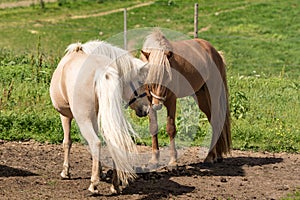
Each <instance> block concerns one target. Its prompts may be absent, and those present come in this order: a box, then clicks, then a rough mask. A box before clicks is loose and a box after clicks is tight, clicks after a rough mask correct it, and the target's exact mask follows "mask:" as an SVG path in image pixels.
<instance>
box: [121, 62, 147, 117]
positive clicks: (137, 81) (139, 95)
mask: <svg viewBox="0 0 300 200" xmlns="http://www.w3.org/2000/svg"><path fill="white" fill-rule="evenodd" d="M133 63H134V65H135V66H136V69H137V70H136V72H135V73H136V76H135V77H133V78H131V81H130V82H129V83H127V84H125V85H124V92H123V93H124V94H123V98H124V99H125V100H126V101H127V102H128V103H127V104H126V108H127V107H130V108H131V109H133V110H134V111H135V113H136V115H137V116H139V117H144V116H146V115H147V114H148V112H149V108H150V102H149V100H148V98H147V94H146V92H145V87H144V81H145V78H146V76H147V73H148V68H147V65H146V63H144V62H142V61H141V60H139V59H133Z"/></svg>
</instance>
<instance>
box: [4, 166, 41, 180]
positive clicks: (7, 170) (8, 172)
mask: <svg viewBox="0 0 300 200" xmlns="http://www.w3.org/2000/svg"><path fill="white" fill-rule="evenodd" d="M16 176H24V177H26V176H38V174H35V173H32V172H30V171H26V170H23V169H18V168H14V167H9V166H6V165H1V164H0V177H16Z"/></svg>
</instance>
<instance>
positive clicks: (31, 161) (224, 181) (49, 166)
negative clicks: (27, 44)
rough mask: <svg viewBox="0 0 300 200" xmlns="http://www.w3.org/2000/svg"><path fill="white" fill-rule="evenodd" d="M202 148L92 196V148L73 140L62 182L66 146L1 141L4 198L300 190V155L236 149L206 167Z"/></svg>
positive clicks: (254, 194) (248, 194)
mask: <svg viewBox="0 0 300 200" xmlns="http://www.w3.org/2000/svg"><path fill="white" fill-rule="evenodd" d="M199 151H200V148H197V147H193V148H189V149H188V150H187V151H185V153H184V154H183V155H182V156H181V157H180V160H179V167H178V169H177V170H173V171H168V170H167V169H165V168H162V169H160V170H158V171H156V172H151V173H145V174H140V175H139V177H138V178H137V180H135V181H134V182H133V183H131V184H130V185H129V186H127V187H125V188H124V189H123V191H122V194H121V195H118V196H113V195H111V192H110V189H109V188H110V183H109V181H110V179H108V180H107V181H102V182H101V184H100V185H99V186H98V189H99V191H100V194H99V195H97V196H91V195H90V194H89V192H88V190H87V188H88V186H89V184H90V174H91V173H90V172H91V159H90V154H89V152H88V151H87V148H86V146H84V145H81V144H73V147H72V153H71V166H72V168H71V179H70V180H62V179H60V175H59V174H60V172H61V170H62V163H63V150H62V146H61V145H50V144H40V143H36V142H31V141H30V142H5V141H0V199H121V200H128V199H144V200H146V199H153V200H154V199H185V200H187V199H280V198H282V197H286V196H287V194H290V193H293V192H295V191H299V190H300V155H299V154H287V153H275V154H273V153H257V152H244V151H236V150H234V151H232V155H230V156H228V158H226V159H224V161H223V162H222V163H216V164H215V165H213V166H212V167H205V166H203V164H202V161H203V159H202V158H200V156H199ZM107 170H108V169H104V171H107Z"/></svg>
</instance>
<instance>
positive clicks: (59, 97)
mask: <svg viewBox="0 0 300 200" xmlns="http://www.w3.org/2000/svg"><path fill="white" fill-rule="evenodd" d="M146 75H147V70H146V68H145V63H143V62H142V61H141V60H139V59H136V58H134V57H133V56H131V55H130V54H129V53H128V52H127V51H125V50H123V49H120V48H117V47H114V46H112V45H110V44H108V43H105V42H102V41H92V42H88V43H85V44H80V43H78V44H72V45H70V46H69V47H68V48H67V53H66V55H65V56H64V57H63V58H62V59H61V61H60V63H59V64H58V67H57V68H56V70H55V71H54V73H53V76H52V80H51V84H50V96H51V100H52V103H53V105H54V107H55V109H56V110H57V111H58V112H59V113H60V118H61V122H62V126H63V131H64V140H63V149H64V164H63V171H62V172H61V176H62V178H69V177H70V173H69V168H70V166H69V156H70V149H71V137H70V128H71V121H72V119H73V118H74V119H75V120H76V123H77V124H78V127H79V129H80V132H81V134H82V136H83V137H84V139H85V140H86V141H87V143H88V145H89V148H90V152H91V154H92V176H91V184H90V186H89V191H91V192H92V193H97V192H98V191H97V185H98V184H99V181H100V174H101V163H100V144H101V142H100V139H99V138H98V133H99V132H100V133H101V134H102V137H103V139H104V141H105V142H106V144H107V148H108V150H109V153H110V154H111V157H112V159H113V164H114V169H113V172H114V174H113V180H112V183H113V185H112V187H111V190H112V192H114V193H119V192H120V190H119V180H121V181H122V182H123V183H127V180H129V179H132V178H134V177H135V171H134V169H133V166H132V163H131V161H132V160H134V159H135V155H136V153H137V149H136V145H135V144H134V142H133V140H132V138H131V135H132V134H134V131H133V129H132V128H131V126H130V124H129V123H128V122H127V120H126V118H125V116H124V114H123V110H122V107H123V105H122V101H123V99H125V100H126V101H127V102H130V103H129V104H130V106H131V107H135V105H134V104H139V103H138V100H140V99H141V98H143V97H144V96H145V95H139V94H137V91H135V90H134V91H132V90H133V89H132V87H131V86H132V85H134V84H135V83H137V82H138V81H142V80H144V79H145V77H146ZM129 83H130V84H129ZM133 92H134V94H135V95H134V96H135V97H134V99H131V98H132V95H131V94H133ZM145 101H146V103H143V105H145V104H147V103H148V100H147V98H145ZM136 106H137V105H136ZM137 107H139V106H137ZM139 112H140V113H139V114H140V115H145V114H147V113H148V108H147V107H145V106H142V107H140V110H139Z"/></svg>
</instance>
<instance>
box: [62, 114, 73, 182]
mask: <svg viewBox="0 0 300 200" xmlns="http://www.w3.org/2000/svg"><path fill="white" fill-rule="evenodd" d="M60 119H61V123H62V127H63V131H64V140H63V149H64V164H63V171H62V172H61V174H60V176H61V177H62V178H70V171H69V170H70V164H69V157H70V150H71V146H72V141H71V134H70V129H71V122H72V118H69V117H65V116H63V115H60Z"/></svg>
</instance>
